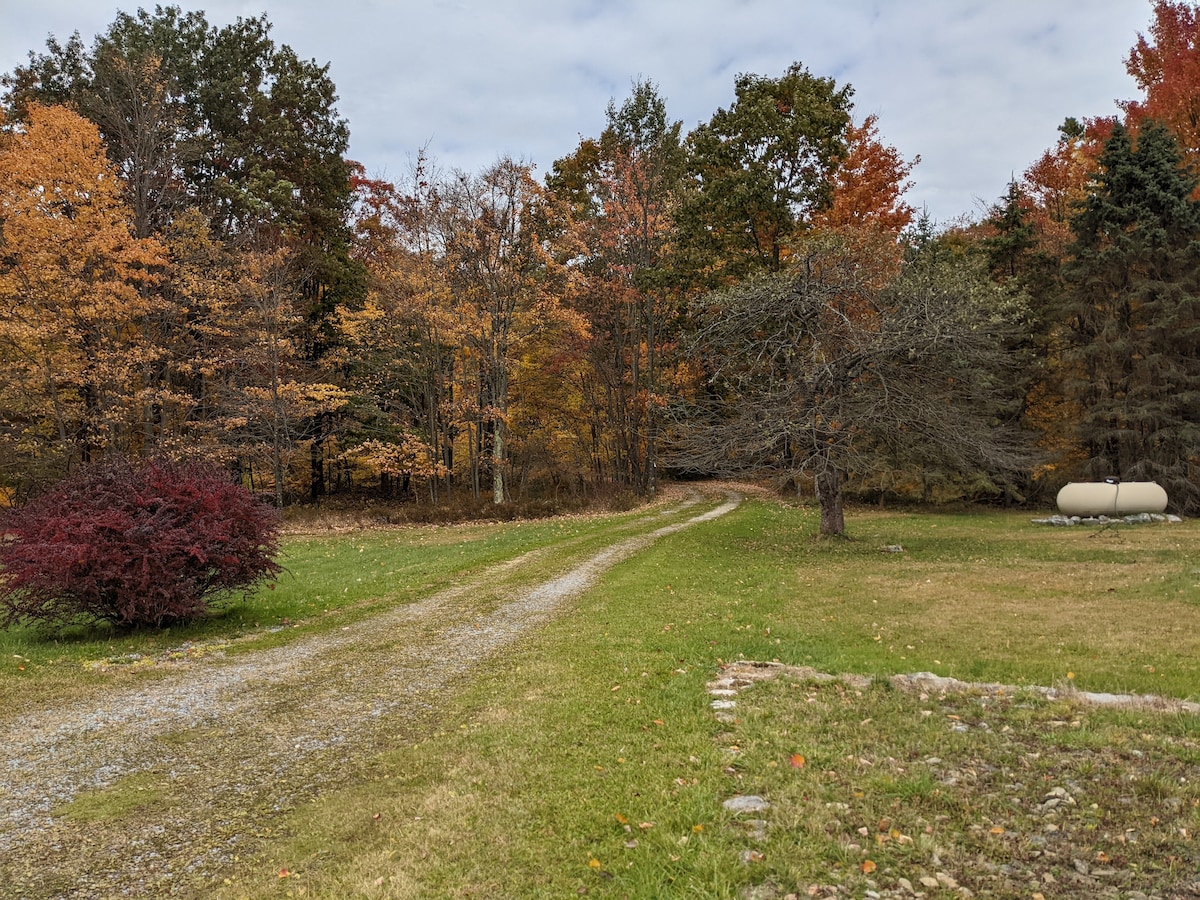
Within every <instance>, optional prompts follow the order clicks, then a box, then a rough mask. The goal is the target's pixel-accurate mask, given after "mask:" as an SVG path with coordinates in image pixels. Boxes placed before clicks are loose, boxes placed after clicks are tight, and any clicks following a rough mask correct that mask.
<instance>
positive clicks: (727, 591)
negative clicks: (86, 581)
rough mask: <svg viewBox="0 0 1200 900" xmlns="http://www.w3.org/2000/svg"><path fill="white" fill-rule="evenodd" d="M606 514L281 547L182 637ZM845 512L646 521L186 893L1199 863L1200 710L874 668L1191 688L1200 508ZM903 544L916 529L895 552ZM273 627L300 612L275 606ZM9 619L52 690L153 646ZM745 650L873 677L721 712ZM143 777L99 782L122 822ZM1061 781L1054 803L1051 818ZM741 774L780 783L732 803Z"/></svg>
mask: <svg viewBox="0 0 1200 900" xmlns="http://www.w3.org/2000/svg"><path fill="white" fill-rule="evenodd" d="M634 519H636V514H631V516H629V517H628V518H626V519H621V518H620V517H618V518H617V520H616V521H618V522H622V521H625V522H632V521H633V520H634ZM607 521H609V520H605V522H607ZM605 522H601V521H595V522H593V521H589V520H567V521H563V522H545V523H538V524H533V525H528V524H527V525H521V526H512V525H509V526H486V527H480V528H475V529H463V530H460V531H455V530H453V529H446V530H437V529H435V530H430V531H422V530H419V529H413V530H408V529H406V530H403V531H399V532H371V533H352V534H347V535H341V536H326V537H320V538H316V537H308V538H296V539H292V540H290V541H289V544H288V552H289V559H288V561H287V564H288V566H289V569H290V570H291V571H292V573H293V581H292V582H291V583H288V582H287V581H286V580H285V579H281V581H280V584H279V586H278V587H277V588H276V590H275V591H273V592H263V593H261V594H260V595H259V596H257V597H256V598H254V599H253V600H252V601H250V602H248V603H247V604H246V605H245V607H243V608H241V609H240V610H237V609H236V608H235V610H231V611H230V612H229V613H227V615H226V617H225V618H223V619H219V620H216V621H214V622H212V623H209V624H207V625H205V626H202V628H201V629H200V630H199V631H198V632H196V634H197V635H198V636H200V637H202V638H203V639H204V640H207V641H219V640H223V639H232V638H235V637H236V636H237V635H240V634H249V635H251V636H252V638H253V639H252V640H251V641H250V642H249V644H248V645H246V646H248V647H249V648H253V647H257V646H264V645H265V644H266V643H268V642H270V641H279V640H285V639H289V638H290V636H291V635H292V634H302V633H305V632H306V631H307V630H312V629H320V628H326V627H334V625H335V624H340V622H341V621H343V620H344V619H345V618H346V617H358V616H366V615H370V614H371V613H372V612H373V611H375V610H379V609H383V608H387V607H390V606H392V605H394V604H397V603H404V602H410V601H411V600H413V599H415V598H417V597H419V596H423V595H424V594H426V593H428V592H429V591H432V590H434V589H436V588H438V587H439V586H444V585H446V584H449V583H452V582H453V581H454V580H455V578H456V577H460V576H461V575H463V574H464V573H466V572H468V571H478V570H480V569H481V568H482V567H483V566H485V565H487V564H490V563H494V562H497V561H499V560H502V559H505V558H511V557H512V556H514V555H516V554H518V553H520V552H523V551H525V550H528V549H534V548H537V547H540V546H545V545H546V544H547V543H549V542H553V541H556V540H559V539H560V538H565V539H567V540H569V541H572V542H574V551H573V552H574V553H575V555H576V556H578V555H579V554H582V553H584V552H586V551H587V550H589V549H591V548H594V547H598V546H601V545H602V544H604V543H605V542H608V541H611V540H612V532H607V531H606V529H607V528H609V527H610V526H609V525H607V524H605ZM630 527H632V526H630ZM850 528H851V534H852V536H853V537H852V539H851V540H818V539H816V537H815V533H816V514H815V511H811V510H806V509H796V508H791V507H788V506H785V505H780V504H774V503H764V502H751V503H747V504H745V505H744V506H743V507H742V508H740V509H739V510H738V511H736V512H735V513H733V514H731V515H729V516H726V517H725V518H722V519H719V520H716V521H713V522H709V523H706V524H703V525H698V526H695V527H693V528H692V529H689V530H687V531H684V532H682V533H680V534H676V535H673V536H670V537H668V538H664V539H662V540H660V541H659V542H658V543H656V544H655V545H653V546H652V547H650V548H649V549H647V550H646V551H644V552H642V553H641V554H639V555H638V556H636V557H634V558H633V559H630V560H628V561H626V562H625V563H622V564H620V565H619V566H617V567H616V568H615V569H613V570H612V571H610V572H609V573H608V575H607V576H606V577H605V578H604V579H603V580H602V582H601V583H600V584H599V585H597V586H596V587H595V588H593V589H592V590H591V591H589V592H588V593H587V594H586V595H584V596H583V597H581V598H579V599H578V600H577V601H575V602H574V603H573V604H572V607H571V608H570V609H569V610H568V611H566V612H565V613H564V614H563V615H562V616H560V617H559V618H558V619H557V620H555V621H554V622H553V623H551V624H550V625H549V626H547V627H545V628H543V629H540V630H539V631H537V632H535V633H533V634H530V635H529V636H528V637H527V638H526V639H524V640H523V642H522V643H521V644H520V646H518V647H517V648H515V649H513V650H510V651H508V652H506V654H505V656H504V658H503V659H502V660H496V664H495V665H492V666H489V667H488V669H487V672H486V673H483V672H480V673H477V675H476V677H472V678H470V679H469V680H464V681H461V682H459V683H458V684H457V685H455V689H454V690H453V691H452V692H451V693H450V694H449V695H447V696H445V697H442V698H441V699H440V700H439V703H438V712H437V719H436V720H435V721H433V722H432V723H429V724H428V726H427V727H424V728H423V730H421V731H418V732H416V733H415V734H414V733H412V732H410V731H408V730H406V727H405V725H404V723H400V722H398V723H397V726H396V727H397V731H396V733H395V738H394V741H391V742H385V743H390V744H391V746H390V747H389V748H388V749H386V750H384V751H383V752H380V753H378V754H377V755H375V756H372V757H371V758H370V759H368V760H365V761H360V762H359V763H357V764H356V765H354V766H352V767H348V771H350V772H352V773H353V777H352V778H350V777H347V778H346V780H345V781H344V782H343V784H342V785H341V786H340V787H335V788H331V789H327V790H325V791H324V792H323V793H322V795H321V796H320V797H318V798H312V799H311V800H310V801H309V802H307V803H304V804H301V805H300V806H299V807H298V808H296V809H295V810H293V811H291V812H288V813H286V814H282V815H280V816H279V818H278V819H276V820H274V821H272V822H271V826H272V835H273V836H272V837H270V838H268V839H266V840H265V841H264V842H263V843H261V844H259V845H258V850H257V852H256V853H252V854H244V855H243V856H242V857H241V859H240V861H239V862H238V863H237V864H236V865H235V866H234V868H233V869H231V870H230V871H229V872H228V879H227V883H226V884H225V885H223V886H215V885H212V884H204V885H199V884H198V885H196V886H195V893H196V895H198V896H206V897H207V896H218V897H223V898H240V897H251V898H257V897H275V896H279V897H284V896H296V897H299V896H304V897H322V898H344V897H362V898H376V897H377V898H385V897H386V898H392V897H395V898H405V897H438V898H441V897H531V898H532V897H564V896H578V895H582V894H586V895H588V896H593V897H614V898H616V897H634V898H663V897H712V898H731V897H738V896H741V892H742V891H744V890H746V889H748V888H751V887H755V886H758V887H760V888H761V889H765V888H763V886H766V885H771V886H773V889H774V890H776V892H777V894H776V895H777V896H778V897H784V896H786V895H787V894H788V893H794V894H796V895H797V896H800V897H806V896H817V897H827V896H835V895H839V896H862V895H863V892H865V891H866V890H869V889H879V890H884V889H887V890H892V889H897V890H900V889H903V885H904V883H905V882H907V883H910V884H912V885H913V886H914V887H915V890H918V891H925V892H926V895H927V896H929V897H950V896H958V893H957V892H956V890H955V889H954V888H952V887H948V886H947V885H948V884H951V883H957V884H960V885H963V886H968V887H969V888H970V889H971V890H973V891H975V893H976V895H977V896H989V897H1014V898H1016V897H1022V898H1029V897H1031V896H1032V895H1033V893H1034V892H1035V891H1036V892H1040V893H1042V894H1043V895H1044V897H1046V898H1047V900H1051V898H1055V897H1078V896H1092V895H1096V894H1097V893H1098V892H1099V891H1100V890H1101V889H1102V888H1104V887H1107V886H1114V887H1117V888H1120V889H1123V890H1125V889H1127V890H1134V889H1138V890H1142V891H1144V892H1149V891H1150V890H1151V889H1158V890H1166V889H1168V888H1170V887H1171V886H1173V885H1174V886H1179V885H1184V884H1188V883H1190V882H1191V881H1193V880H1200V875H1198V873H1200V848H1197V846H1196V845H1195V844H1194V837H1193V836H1194V834H1195V832H1196V831H1197V830H1198V829H1200V790H1198V784H1197V782H1196V781H1195V779H1194V767H1195V766H1196V764H1197V763H1198V762H1200V726H1198V725H1197V719H1196V717H1194V716H1189V715H1177V714H1174V715H1172V714H1153V713H1147V712H1135V711H1121V710H1101V709H1095V708H1090V707H1085V706H1080V705H1078V704H1076V703H1073V702H1071V701H1069V700H1061V701H1056V702H1048V701H1046V700H1045V699H1043V698H1041V697H1038V696H1034V695H1032V694H1029V695H1026V694H1024V693H1022V692H1019V691H1018V692H1017V693H1016V694H1015V695H1014V694H1008V695H1006V696H1004V697H1002V698H995V697H987V696H982V695H980V696H972V695H967V696H961V697H960V696H949V697H938V696H933V697H924V696H919V695H911V694H905V693H901V692H898V691H895V690H892V689H890V688H889V687H888V686H887V685H886V684H885V683H883V682H882V681H881V680H879V679H881V678H882V677H884V676H887V675H889V674H893V673H898V672H913V671H933V672H937V673H939V674H942V675H951V676H955V677H958V678H961V679H970V680H983V681H994V682H1001V683H1005V684H1012V685H1055V684H1058V685H1066V684H1074V685H1076V686H1078V687H1080V688H1082V689H1085V690H1097V691H1114V692H1126V691H1129V692H1139V693H1155V694H1162V695H1165V696H1170V697H1177V698H1192V699H1196V698H1197V697H1200V569H1198V568H1197V562H1196V561H1195V557H1194V550H1193V548H1194V547H1196V546H1198V545H1200V540H1198V538H1200V526H1198V525H1197V524H1196V523H1192V522H1188V523H1184V524H1181V525H1173V526H1140V527H1126V528H1119V529H1109V530H1107V531H1104V532H1097V531H1096V530H1094V529H1082V528H1081V529H1073V530H1066V529H1052V528H1048V527H1036V526H1033V525H1031V524H1029V515H1028V514H1020V513H997V512H991V513H974V514H937V513H923V514H907V513H905V514H900V513H888V512H878V511H869V510H863V511H858V510H856V511H853V512H852V514H851V516H850ZM460 538H461V540H460ZM894 544H900V545H902V546H903V548H904V552H903V553H887V552H883V549H882V548H884V547H886V546H889V545H894ZM547 565H549V564H547ZM548 571H549V569H547V572H548ZM534 574H538V573H537V571H536V569H535V570H534V571H532V572H531V573H530V575H529V576H527V577H532V576H533V575H534ZM358 579H362V581H359V580H358ZM385 585H386V586H385ZM285 619H286V620H288V623H289V624H292V625H295V624H298V625H300V626H301V627H300V628H285V629H283V631H277V632H271V631H268V630H267V628H268V626H270V627H278V625H279V624H281V623H282V622H283V620H285ZM18 637H19V636H18ZM6 640H14V638H12V637H10V638H6ZM26 640H27V641H29V642H28V643H25V644H21V643H16V644H13V645H12V646H14V647H18V648H21V649H17V650H16V651H15V652H23V653H25V654H26V655H30V656H32V655H33V654H37V653H44V654H45V655H44V657H43V658H40V659H35V660H33V664H32V666H30V667H28V668H27V670H26V672H24V673H20V675H19V677H21V678H24V677H27V676H28V675H29V674H30V671H31V670H32V676H33V677H32V682H33V683H38V679H40V680H41V683H43V684H44V685H45V686H46V690H47V691H48V692H50V691H52V690H54V689H56V688H57V687H59V685H58V683H57V682H56V681H55V680H54V678H53V677H51V676H50V675H48V674H47V672H50V673H52V672H54V671H55V670H75V669H78V668H80V667H79V666H78V661H79V660H80V659H85V658H92V657H93V656H95V655H97V654H99V653H101V652H103V653H111V654H118V655H119V654H124V653H127V652H129V651H130V647H136V646H139V644H138V642H139V641H144V640H149V638H147V637H144V636H134V637H129V638H126V637H115V636H114V637H112V638H110V639H106V640H103V641H93V642H91V643H89V642H88V641H81V642H80V643H79V644H78V645H77V646H75V647H74V648H72V650H71V651H70V652H66V651H62V650H59V649H51V645H48V644H45V643H44V642H43V643H39V642H38V641H37V640H34V639H29V638H26ZM179 640H182V638H181V637H180V636H179V635H173V636H171V637H170V638H167V639H165V644H164V646H174V645H175V644H176V643H177V642H178V641H179ZM6 646H7V645H6ZM81 648H82V649H81ZM75 651H78V652H75ZM56 653H61V654H62V655H61V656H57V657H56V656H55V654H56ZM7 658H8V656H7V651H6V659H7ZM740 659H746V660H780V661H782V662H785V663H790V664H796V665H808V666H812V667H814V668H815V669H817V670H819V671H825V672H830V673H858V674H863V675H869V676H875V677H876V678H877V681H876V683H875V684H874V685H872V686H871V687H868V688H860V689H855V688H853V687H849V686H847V685H845V684H842V683H840V682H835V683H820V684H818V683H810V682H803V681H797V680H794V679H776V680H773V681H769V682H765V683H762V684H758V685H755V686H754V687H752V688H746V689H743V690H742V691H741V692H740V693H739V695H738V697H737V707H736V709H735V710H734V711H733V716H732V717H731V719H730V721H721V720H719V719H718V718H717V716H716V714H715V713H714V711H713V709H712V708H711V706H710V699H711V698H710V697H709V695H708V693H707V688H706V685H707V684H708V682H710V681H711V680H713V679H714V678H715V677H717V676H718V674H719V673H720V672H721V670H722V667H723V666H724V665H725V664H727V663H730V662H733V661H737V660H740ZM72 660H74V663H75V664H72ZM484 675H486V677H483V676H484ZM89 677H94V678H96V679H99V680H100V681H101V682H103V681H104V679H111V678H112V677H114V676H113V672H112V671H111V670H110V671H109V672H107V673H105V674H103V675H95V674H93V675H91V676H89ZM17 678H18V675H17V674H16V673H14V672H13V671H11V669H10V670H6V671H4V672H0V683H3V682H9V683H10V684H13V683H16V679H17ZM89 689H94V688H89ZM800 757H802V758H803V764H802V765H796V764H794V762H795V760H797V759H798V758H800ZM141 787H145V786H140V785H132V786H130V785H125V784H122V783H118V786H117V789H116V792H115V794H114V795H113V796H112V797H109V798H108V799H103V798H87V803H95V804H98V805H99V808H100V810H101V813H100V814H99V816H100V817H104V816H120V815H126V814H139V813H140V810H141V808H140V807H138V806H137V805H136V801H137V799H138V798H139V796H142V795H144V794H145V791H143V790H140V789H139V788H141ZM1056 788H1060V789H1062V790H1063V791H1064V792H1066V793H1067V794H1068V795H1069V796H1070V799H1071V802H1070V803H1066V802H1064V803H1063V804H1060V806H1055V807H1053V808H1052V809H1049V810H1043V809H1042V806H1043V805H1044V804H1045V803H1046V798H1047V796H1048V795H1049V794H1050V792H1051V791H1052V790H1054V789H1056ZM751 793H753V794H759V795H761V796H763V797H766V798H767V799H768V800H769V801H770V803H771V807H770V808H769V809H768V810H767V811H766V812H764V813H761V814H756V815H754V816H747V815H739V814H736V813H732V812H730V811H728V810H726V809H725V808H724V807H723V806H722V802H723V801H724V800H725V799H727V798H729V797H732V796H734V795H736V794H751ZM129 797H132V798H133V801H131V802H134V806H133V807H132V808H131V810H126V808H125V807H124V806H122V803H123V802H125V800H126V799H127V798H129ZM77 802H78V801H77ZM87 803H85V804H84V805H83V806H82V807H80V809H79V810H76V813H75V814H76V815H77V816H79V815H86V814H87V809H88V808H89V807H88V806H87ZM1060 807H1061V808H1060ZM755 818H761V819H763V820H764V821H765V822H766V825H765V827H764V830H763V831H762V833H761V834H760V833H759V827H758V826H757V825H755V824H754V823H752V822H750V821H749V820H751V819H755ZM1050 826H1054V830H1050ZM997 829H999V830H997ZM1075 860H1079V861H1080V863H1081V864H1082V867H1083V868H1086V869H1087V870H1088V874H1084V873H1082V872H1081V871H1080V866H1078V865H1077V864H1076V862H1075ZM1110 869H1111V870H1112V871H1113V873H1115V874H1108V870H1110ZM281 871H282V872H284V873H285V874H286V877H280V873H281ZM1097 871H1098V872H1100V873H1101V874H1099V875H1095V874H1092V873H1094V872H1097ZM1047 876H1049V878H1047ZM922 879H932V885H933V886H930V884H929V883H928V882H922ZM1079 879H1093V881H1091V882H1087V881H1080V880H1079ZM175 887H176V888H177V889H179V890H182V889H183V887H184V886H183V885H182V884H179V885H176V886H175ZM839 890H840V891H841V893H840V894H838V891H839Z"/></svg>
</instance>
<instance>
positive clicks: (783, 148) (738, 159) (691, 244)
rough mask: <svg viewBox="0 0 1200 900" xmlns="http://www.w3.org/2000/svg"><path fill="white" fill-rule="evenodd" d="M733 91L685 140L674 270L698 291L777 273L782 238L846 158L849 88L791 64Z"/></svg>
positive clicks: (818, 200) (741, 79)
mask: <svg viewBox="0 0 1200 900" xmlns="http://www.w3.org/2000/svg"><path fill="white" fill-rule="evenodd" d="M735 92H736V95H737V99H736V100H735V101H734V104H733V105H732V106H731V107H730V108H729V109H719V110H717V112H716V113H715V114H714V115H713V117H712V119H711V120H710V121H709V122H708V123H707V124H704V125H700V126H699V127H698V128H696V130H695V131H693V132H692V133H691V134H690V135H689V136H688V141H687V143H688V150H689V159H688V180H687V184H688V187H689V189H688V191H687V192H686V193H685V194H684V197H683V202H682V203H681V205H680V209H679V212H678V215H677V221H676V226H677V228H678V230H679V242H680V245H681V249H682V251H683V252H682V258H681V259H680V261H679V264H680V265H681V267H682V268H683V269H684V270H685V271H690V274H691V275H692V277H693V278H695V279H697V280H698V281H699V283H700V284H701V285H702V286H705V287H716V286H718V285H721V284H728V283H729V281H730V280H731V279H732V280H736V279H739V278H742V277H745V276H746V275H748V274H751V273H753V272H760V271H764V270H766V271H777V270H778V269H779V268H780V267H781V266H782V265H783V264H784V262H785V261H786V260H785V248H786V247H787V245H788V242H789V239H790V238H791V237H792V236H793V234H795V233H796V231H797V230H798V229H799V228H800V227H801V226H802V225H803V223H804V222H805V221H806V219H807V217H808V214H809V213H810V212H811V211H812V210H814V209H817V208H820V207H821V206H822V205H823V204H825V203H827V202H828V200H829V190H830V184H829V175H830V173H831V170H832V168H833V166H834V165H835V164H836V163H837V161H838V160H840V159H841V158H842V157H843V156H844V155H845V153H846V145H845V130H846V125H847V124H848V123H849V121H850V108H851V105H852V104H851V102H850V97H851V94H852V93H853V92H852V89H851V88H850V87H849V86H845V87H841V88H839V87H838V86H837V85H836V84H835V83H834V81H833V79H831V78H817V77H815V76H813V75H810V74H809V73H808V71H807V70H806V69H805V68H804V67H802V66H801V65H800V64H799V63H793V64H792V65H791V66H789V67H788V70H787V71H786V72H785V73H784V74H783V75H782V76H781V77H779V78H764V77H761V76H758V75H740V76H738V79H737V83H736V86H735Z"/></svg>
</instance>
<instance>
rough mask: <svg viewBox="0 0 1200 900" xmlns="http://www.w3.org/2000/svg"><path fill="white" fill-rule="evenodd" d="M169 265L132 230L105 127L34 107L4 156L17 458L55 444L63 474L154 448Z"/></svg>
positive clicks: (3, 321)
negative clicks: (151, 397)
mask: <svg viewBox="0 0 1200 900" xmlns="http://www.w3.org/2000/svg"><path fill="white" fill-rule="evenodd" d="M164 261H165V260H164V257H163V255H162V249H161V247H160V246H159V245H158V244H157V243H156V242H154V241H152V240H147V239H138V238H135V237H134V236H133V234H132V233H131V227H130V213H129V209H128V207H127V206H126V205H125V203H124V200H123V197H122V184H121V182H120V180H119V179H118V178H117V177H116V173H115V172H114V171H113V168H112V166H111V164H110V163H109V162H108V161H107V159H106V156H105V149H104V144H103V142H102V141H101V139H100V135H99V133H98V132H97V130H96V128H95V126H94V125H92V124H91V123H90V122H87V121H86V120H84V119H82V118H80V117H79V116H78V115H77V114H75V113H73V112H70V111H69V110H67V109H65V108H63V107H44V106H40V105H36V104H34V105H31V106H30V107H29V109H28V122H27V124H24V125H21V126H20V127H18V128H16V129H15V130H14V132H13V133H12V134H11V135H10V137H9V139H8V140H7V141H6V145H5V147H4V150H3V153H2V154H0V355H2V356H3V359H4V361H5V369H6V371H5V378H4V379H3V382H2V387H0V395H2V396H3V416H4V419H5V420H6V429H7V431H8V435H9V438H10V441H11V442H12V443H13V444H15V446H16V449H17V452H18V454H19V456H21V457H24V458H25V459H26V460H28V459H29V458H30V457H36V456H38V455H40V454H41V453H42V450H43V448H48V447H52V448H53V457H54V458H55V463H54V468H56V469H57V470H59V471H60V472H61V471H65V470H66V469H69V468H70V467H71V466H72V465H73V464H75V463H79V462H83V463H86V462H89V461H91V460H93V459H96V458H99V457H100V456H101V455H103V454H105V453H106V452H109V451H113V450H117V451H122V452H128V451H130V450H131V449H136V444H137V442H138V441H140V440H144V437H145V435H144V433H142V432H141V425H142V422H143V409H142V405H141V400H142V396H141V394H140V391H141V388H142V387H143V375H144V371H145V367H146V366H148V365H149V364H151V363H152V362H153V360H154V358H155V355H156V353H157V349H156V348H154V347H152V346H148V345H147V343H146V342H145V340H144V338H145V332H144V327H145V323H146V320H147V317H148V316H149V315H150V313H151V312H152V310H153V308H154V305H155V304H154V300H153V299H152V295H150V294H149V293H148V292H146V291H145V290H144V288H146V287H147V286H148V285H150V284H152V283H153V281H154V280H155V273H156V272H157V270H158V269H159V267H160V266H161V265H162V264H163V263H164Z"/></svg>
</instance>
